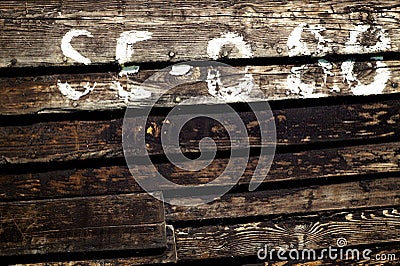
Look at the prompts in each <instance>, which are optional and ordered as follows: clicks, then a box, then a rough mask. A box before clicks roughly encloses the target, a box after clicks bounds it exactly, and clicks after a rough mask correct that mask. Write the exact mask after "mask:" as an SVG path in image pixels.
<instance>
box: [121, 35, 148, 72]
mask: <svg viewBox="0 0 400 266" xmlns="http://www.w3.org/2000/svg"><path fill="white" fill-rule="evenodd" d="M152 35H153V33H151V32H148V31H136V30H131V31H125V32H123V33H121V34H120V36H119V38H118V39H117V47H116V48H115V59H116V60H117V61H118V62H119V63H120V64H123V63H126V62H128V61H129V60H130V59H131V57H132V55H133V53H134V51H133V47H132V46H133V44H135V43H137V42H142V41H146V40H149V39H151V37H152Z"/></svg>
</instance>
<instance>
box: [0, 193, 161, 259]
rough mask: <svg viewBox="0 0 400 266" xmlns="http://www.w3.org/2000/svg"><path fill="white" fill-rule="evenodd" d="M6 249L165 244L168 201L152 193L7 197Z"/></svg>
mask: <svg viewBox="0 0 400 266" xmlns="http://www.w3.org/2000/svg"><path fill="white" fill-rule="evenodd" d="M0 214H1V220H0V221H1V231H0V232H1V234H0V239H1V244H0V245H1V249H0V250H1V251H0V255H2V256H10V255H28V254H46V253H64V252H88V251H104V250H109V251H110V250H124V249H137V250H143V249H152V248H165V247H166V239H165V222H164V208H163V204H162V203H161V202H160V201H158V200H156V199H154V198H153V197H152V196H150V195H148V194H130V195H115V196H99V197H85V198H64V199H55V200H36V201H21V202H7V203H1V205H0Z"/></svg>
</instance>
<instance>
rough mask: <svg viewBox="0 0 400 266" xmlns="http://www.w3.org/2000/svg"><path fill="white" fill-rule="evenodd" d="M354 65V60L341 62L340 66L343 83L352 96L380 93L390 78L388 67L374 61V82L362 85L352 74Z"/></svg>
mask: <svg viewBox="0 0 400 266" xmlns="http://www.w3.org/2000/svg"><path fill="white" fill-rule="evenodd" d="M354 63H355V62H354V60H347V61H345V62H343V63H342V66H341V71H342V75H343V82H347V84H348V85H349V88H350V89H351V92H352V93H353V94H354V95H371V94H380V93H382V91H383V90H384V89H385V87H386V83H387V82H388V80H389V78H390V76H391V74H390V70H389V68H388V66H387V65H386V64H385V63H383V62H381V61H376V76H375V78H374V81H373V82H372V83H370V84H363V83H361V81H360V80H358V79H357V78H356V77H355V76H354V74H353V68H354Z"/></svg>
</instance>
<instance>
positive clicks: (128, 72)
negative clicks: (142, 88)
mask: <svg viewBox="0 0 400 266" xmlns="http://www.w3.org/2000/svg"><path fill="white" fill-rule="evenodd" d="M139 69H140V67H139V66H128V67H124V68H122V70H121V71H120V72H119V74H118V76H120V77H122V76H123V75H126V76H128V75H131V74H136V73H138V72H139Z"/></svg>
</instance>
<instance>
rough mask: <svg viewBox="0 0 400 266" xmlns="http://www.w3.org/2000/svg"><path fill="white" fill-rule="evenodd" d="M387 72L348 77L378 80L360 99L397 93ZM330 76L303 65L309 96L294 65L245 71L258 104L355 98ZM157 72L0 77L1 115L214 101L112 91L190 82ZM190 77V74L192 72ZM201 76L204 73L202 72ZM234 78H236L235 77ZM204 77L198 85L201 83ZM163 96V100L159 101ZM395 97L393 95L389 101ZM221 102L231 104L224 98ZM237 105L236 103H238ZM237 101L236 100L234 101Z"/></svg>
mask: <svg viewBox="0 0 400 266" xmlns="http://www.w3.org/2000/svg"><path fill="white" fill-rule="evenodd" d="M382 63H384V64H386V65H387V67H382V66H377V63H376V61H363V62H361V61H360V62H358V63H356V64H355V66H354V69H353V73H354V76H355V77H356V78H357V79H358V82H359V84H364V85H370V84H372V83H373V82H375V79H377V80H378V83H379V84H377V85H375V88H374V89H373V90H372V91H371V90H370V89H368V88H367V89H365V94H370V93H371V94H391V93H400V87H399V86H398V83H399V82H400V81H399V76H400V73H399V72H400V71H399V61H397V60H395V61H382ZM332 64H333V65H332V69H331V70H329V72H330V73H331V74H326V73H324V71H323V69H322V68H321V66H319V65H318V62H314V63H312V62H311V63H309V64H306V65H307V67H308V69H305V70H303V71H302V72H301V73H302V74H301V75H300V77H301V80H302V81H303V82H304V84H309V86H312V87H314V91H313V92H312V93H306V92H304V91H302V90H300V89H298V88H296V86H294V85H293V84H291V83H290V82H288V78H289V77H290V76H291V75H292V74H291V73H292V71H293V68H294V67H300V66H301V64H298V65H290V64H289V65H281V66H279V65H272V66H248V69H247V73H250V74H251V75H252V78H253V82H254V84H255V85H256V87H257V88H259V89H260V90H261V91H262V92H263V93H264V97H263V98H260V99H259V100H265V99H267V100H285V99H298V98H315V97H319V98H322V97H329V96H346V95H354V92H353V91H352V89H353V88H354V84H357V82H352V84H349V83H348V82H346V81H345V80H344V76H345V74H343V73H341V72H342V71H341V65H342V62H334V63H332ZM237 69H238V70H237V72H238V73H246V71H245V69H244V67H237ZM378 69H387V71H388V72H389V73H390V78H386V79H387V80H386V81H385V78H383V80H382V81H379V80H380V79H381V78H379V75H378V74H377V72H376V71H377V70H378ZM156 72H157V70H139V73H138V74H135V75H130V76H129V78H128V79H127V77H126V76H123V77H119V76H118V73H89V74H57V75H41V76H28V77H0V88H1V92H0V94H1V95H2V96H1V97H0V114H2V115H21V114H33V113H57V112H74V111H78V110H115V109H123V108H125V107H126V106H127V105H128V104H129V106H130V107H141V106H148V105H150V102H154V101H155V100H156V99H158V101H157V102H156V104H155V106H156V107H174V106H176V105H177V104H186V102H185V101H187V100H189V99H190V100H191V101H190V102H191V103H203V104H206V103H214V102H215V98H214V97H213V96H211V94H210V93H209V91H208V88H207V85H206V84H205V82H204V83H200V82H197V83H187V84H186V85H185V86H179V87H178V88H175V89H171V90H166V89H165V91H162V92H161V91H160V88H155V87H152V86H144V85H143V86H144V88H145V89H146V90H147V91H149V92H151V97H150V98H148V99H141V100H140V101H134V100H131V101H126V100H127V98H126V96H124V94H123V93H121V92H119V91H118V89H117V88H116V87H115V86H113V84H115V83H114V82H118V83H119V84H120V85H121V86H122V88H123V90H124V91H126V92H128V93H129V92H130V91H131V90H132V89H133V88H134V86H138V85H141V84H142V82H143V81H145V80H146V79H147V78H149V77H150V76H152V75H155V77H157V79H158V80H159V81H160V84H165V85H168V84H172V83H174V82H177V81H179V80H184V81H185V82H189V81H190V80H191V78H190V77H187V76H184V77H179V76H178V77H177V76H172V75H169V74H165V75H162V76H161V77H159V75H157V74H155V73H156ZM193 73H194V72H193ZM202 75H203V76H205V75H206V73H202ZM238 78H239V76H238ZM205 79H206V77H204V79H203V80H205ZM65 82H67V83H68V84H69V85H70V86H71V88H72V89H73V90H76V91H80V92H83V91H84V90H85V89H84V88H83V87H84V86H86V85H88V84H89V86H91V87H93V85H94V84H96V86H95V88H94V90H93V91H92V92H90V93H88V94H86V95H84V96H82V97H81V98H80V99H79V100H73V99H70V98H68V97H67V96H65V95H63V94H62V92H61V90H60V86H61V85H60V84H65ZM161 94H162V96H160V95H161ZM394 97H397V96H394ZM224 100H225V101H226V102H233V100H230V99H228V98H227V99H224ZM239 100H240V99H239ZM235 101H237V99H236V100H235Z"/></svg>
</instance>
